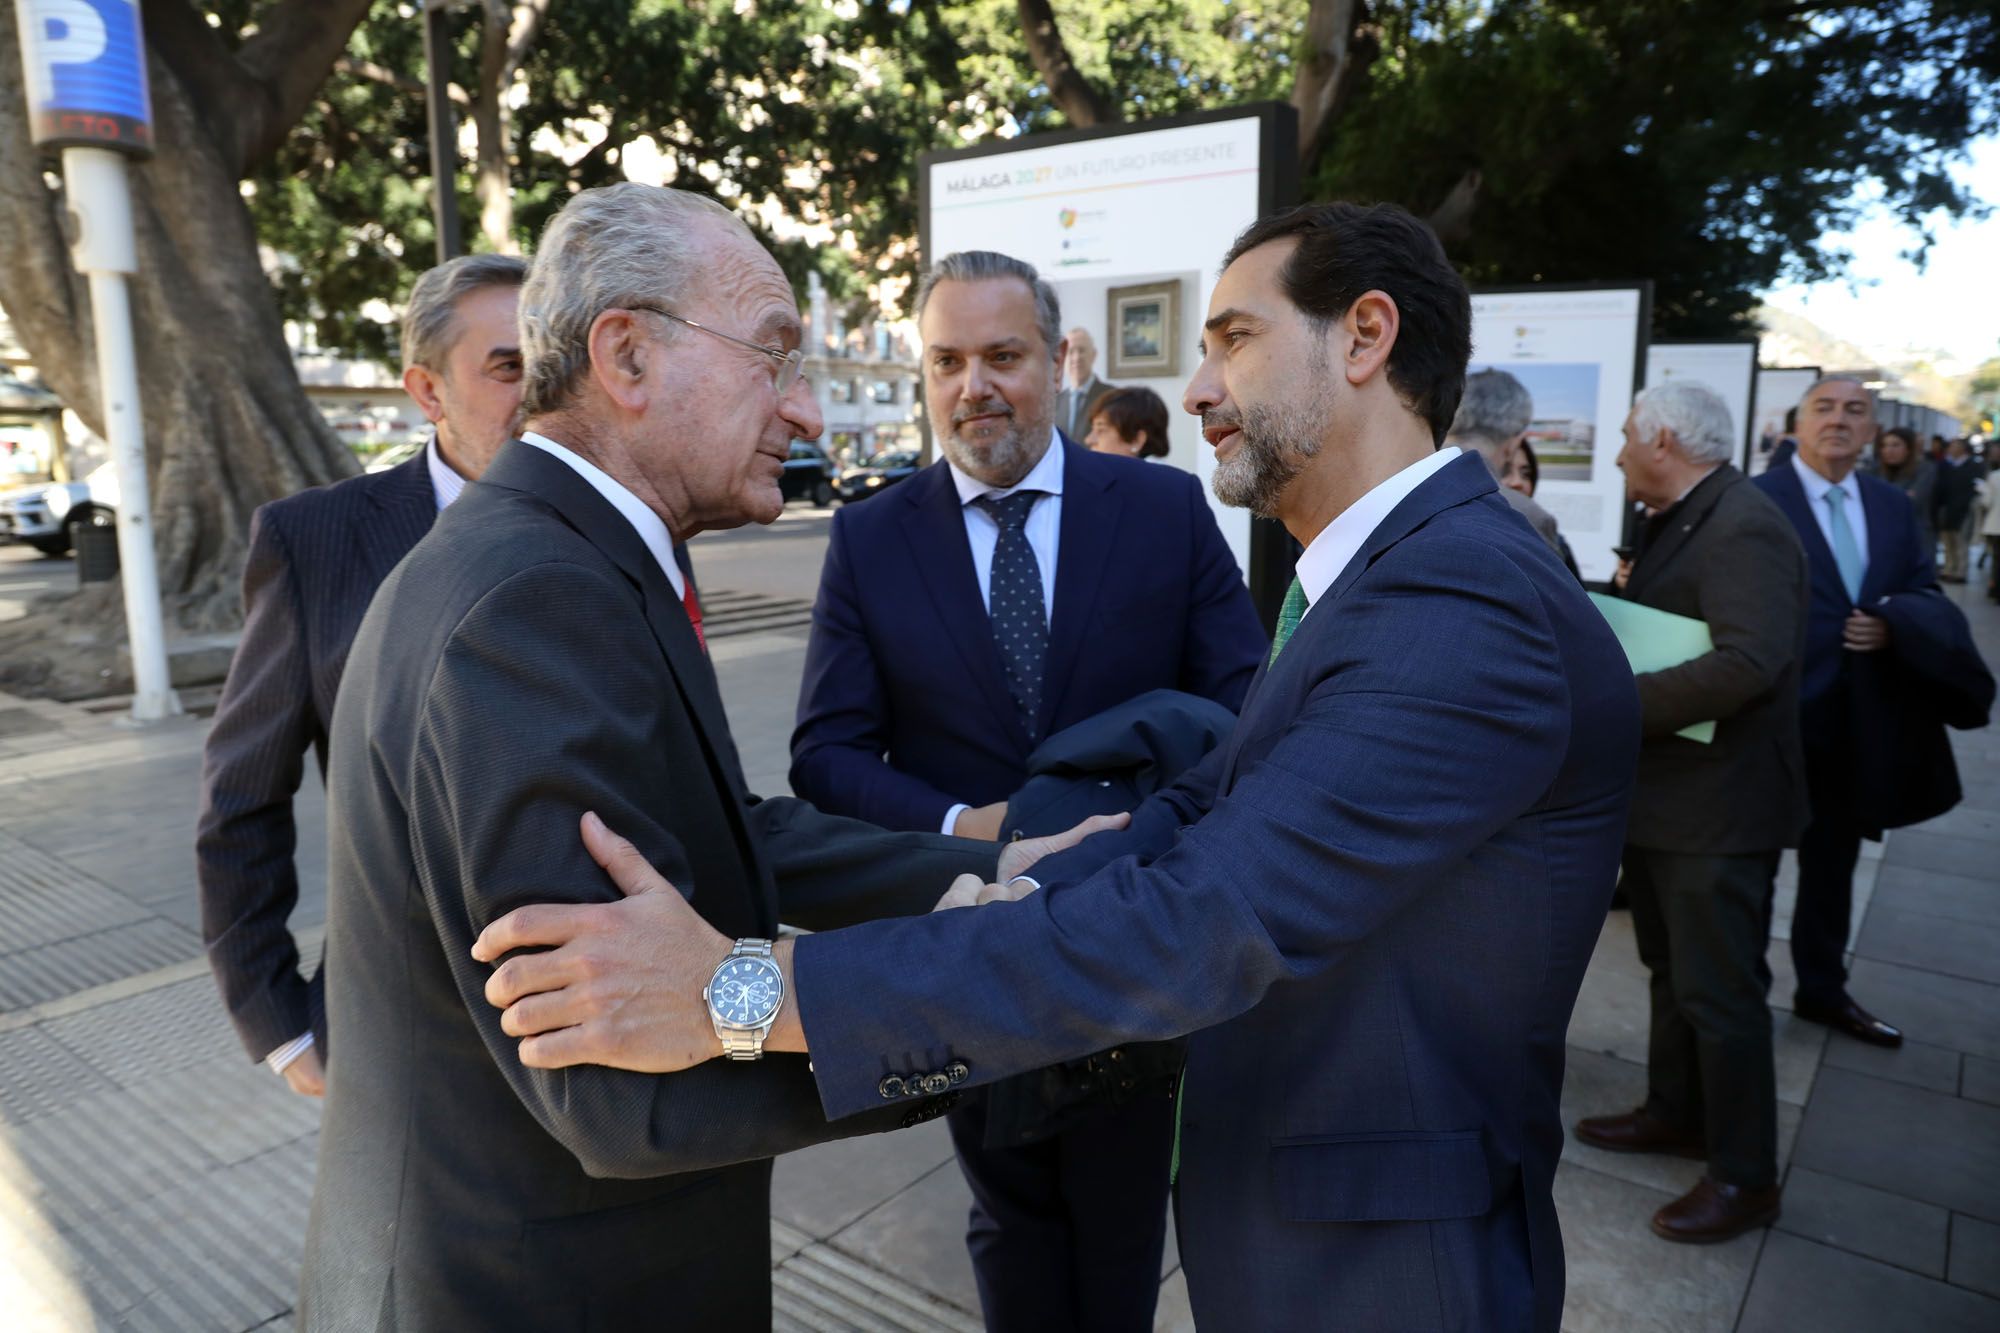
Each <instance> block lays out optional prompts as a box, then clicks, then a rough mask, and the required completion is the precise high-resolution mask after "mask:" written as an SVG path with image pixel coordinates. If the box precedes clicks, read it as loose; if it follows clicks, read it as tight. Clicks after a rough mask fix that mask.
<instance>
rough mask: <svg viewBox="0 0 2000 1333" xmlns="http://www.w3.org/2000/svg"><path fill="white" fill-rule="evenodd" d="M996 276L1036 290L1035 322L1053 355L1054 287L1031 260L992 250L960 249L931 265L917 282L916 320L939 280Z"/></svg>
mask: <svg viewBox="0 0 2000 1333" xmlns="http://www.w3.org/2000/svg"><path fill="white" fill-rule="evenodd" d="M996 278H1013V279H1015V280H1016V281H1017V282H1025V283H1026V284H1028V290H1029V291H1031V292H1033V293H1034V294H1035V326H1036V327H1037V328H1039V329H1040V330H1041V333H1042V342H1043V343H1045V344H1046V345H1047V346H1048V349H1049V355H1051V356H1054V355H1055V350H1056V348H1057V347H1058V346H1060V345H1061V343H1062V340H1063V335H1062V304H1061V303H1060V302H1059V301H1057V300H1056V289H1055V288H1053V287H1051V286H1049V284H1048V283H1046V282H1044V281H1043V280H1042V275H1041V274H1040V273H1037V272H1036V271H1035V266H1034V265H1033V264H1030V263H1027V262H1026V261H1024V260H1020V259H1016V258H1014V257H1013V256H1012V255H1003V254H1000V253H998V252H997V251H993V250H960V251H959V252H958V253H957V254H950V255H946V256H945V257H944V258H943V259H940V260H938V262H937V263H935V264H933V265H931V267H930V270H929V271H928V272H926V273H925V274H924V280H923V281H922V282H920V283H918V284H917V301H916V307H915V308H916V313H917V321H918V323H922V322H923V318H924V307H925V306H927V305H929V304H930V299H931V293H932V292H933V291H935V290H937V285H938V284H939V283H941V282H990V281H992V280H994V279H996Z"/></svg>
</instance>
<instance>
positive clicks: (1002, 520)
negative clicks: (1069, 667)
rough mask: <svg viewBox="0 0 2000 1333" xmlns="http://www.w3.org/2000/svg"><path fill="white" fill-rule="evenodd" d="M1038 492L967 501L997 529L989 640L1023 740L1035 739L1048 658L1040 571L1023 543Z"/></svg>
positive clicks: (1031, 551)
mask: <svg viewBox="0 0 2000 1333" xmlns="http://www.w3.org/2000/svg"><path fill="white" fill-rule="evenodd" d="M1043 494H1044V492H1042V491H1015V492H1014V493H1013V494H1012V495H1009V496H1005V497H997V498H996V497H994V496H990V495H985V496H981V497H980V498H979V499H977V500H974V501H973V502H972V503H974V504H976V505H978V506H979V507H980V508H981V509H983V510H984V511H986V513H987V514H988V516H990V517H991V518H992V519H993V521H994V522H995V523H996V524H998V525H999V527H1000V541H999V543H998V545H996V546H995V547H994V548H993V575H992V583H991V585H990V586H989V588H988V589H987V595H986V603H987V607H988V610H989V612H990V614H991V615H992V617H993V642H994V643H995V644H996V645H998V646H999V649H1000V665H1001V666H1002V667H1003V668H1005V670H1006V673H1007V692H1008V693H1009V694H1011V695H1013V696H1014V706H1015V707H1017V708H1019V709H1020V710H1021V722H1022V724H1023V725H1024V726H1026V727H1027V729H1028V739H1029V740H1035V739H1037V737H1036V734H1035V725H1036V719H1037V718H1038V717H1040V715H1041V711H1042V669H1043V667H1045V666H1046V665H1047V664H1048V660H1049V616H1048V608H1047V605H1046V603H1045V602H1044V601H1043V596H1042V567H1041V565H1039V564H1038V563H1036V561H1035V549H1034V548H1033V547H1032V546H1030V545H1028V511H1029V510H1031V509H1033V508H1034V507H1035V501H1037V500H1039V499H1041V498H1042V496H1043Z"/></svg>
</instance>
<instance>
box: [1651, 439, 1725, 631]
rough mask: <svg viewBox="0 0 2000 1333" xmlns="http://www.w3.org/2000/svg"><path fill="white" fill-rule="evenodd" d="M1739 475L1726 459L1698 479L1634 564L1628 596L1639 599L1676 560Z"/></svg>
mask: <svg viewBox="0 0 2000 1333" xmlns="http://www.w3.org/2000/svg"><path fill="white" fill-rule="evenodd" d="M1740 475H1741V474H1739V473H1737V471H1736V469H1735V468H1733V467H1730V466H1729V464H1727V463H1724V464H1723V465H1722V466H1721V467H1719V468H1717V469H1716V470H1715V472H1714V473H1713V474H1711V475H1709V476H1707V477H1704V478H1702V479H1701V481H1699V482H1698V483H1696V485H1695V488H1694V490H1693V491H1692V492H1690V493H1689V495H1688V497H1687V499H1686V500H1684V501H1682V502H1681V507H1680V512H1679V513H1677V514H1675V515H1674V516H1673V519H1672V521H1671V526H1670V527H1668V529H1667V530H1666V531H1665V532H1663V533H1661V534H1660V535H1659V536H1658V537H1657V538H1656V539H1654V541H1653V544H1652V545H1650V546H1648V547H1647V548H1646V551H1645V554H1643V555H1641V556H1640V557H1639V563H1638V564H1636V565H1634V566H1633V567H1632V577H1631V579H1630V581H1629V582H1627V584H1626V586H1625V596H1626V597H1627V598H1629V599H1630V600H1632V601H1638V600H1639V596H1640V594H1641V593H1643V592H1644V591H1645V590H1646V589H1647V588H1649V587H1651V586H1652V585H1653V583H1654V582H1655V581H1656V580H1657V579H1658V578H1659V577H1660V574H1661V572H1662V571H1664V570H1665V569H1666V567H1667V566H1668V565H1669V564H1671V563H1673V559H1674V557H1675V556H1677V555H1679V554H1680V553H1681V551H1682V549H1683V548H1685V547H1686V546H1687V544H1688V542H1689V540H1690V539H1691V538H1692V537H1693V536H1694V532H1695V529H1697V528H1699V527H1700V526H1701V525H1702V524H1703V523H1706V522H1707V521H1708V516H1709V515H1710V514H1712V513H1714V512H1715V506H1716V504H1717V503H1718V502H1719V501H1720V500H1721V499H1722V493H1723V492H1724V491H1726V490H1728V489H1729V488H1730V487H1731V486H1733V485H1735V482H1734V481H1733V480H1731V478H1732V477H1733V476H1740Z"/></svg>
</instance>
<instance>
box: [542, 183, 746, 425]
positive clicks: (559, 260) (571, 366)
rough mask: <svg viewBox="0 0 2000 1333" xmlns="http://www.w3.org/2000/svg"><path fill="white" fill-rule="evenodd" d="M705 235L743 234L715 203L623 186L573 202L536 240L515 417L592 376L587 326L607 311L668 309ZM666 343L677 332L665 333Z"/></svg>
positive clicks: (564, 401)
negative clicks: (717, 230)
mask: <svg viewBox="0 0 2000 1333" xmlns="http://www.w3.org/2000/svg"><path fill="white" fill-rule="evenodd" d="M704 226H721V227H725V228H735V229H736V230H737V231H739V232H741V233H742V234H743V235H744V236H745V237H748V236H749V235H750V229H749V228H748V227H746V226H744V225H743V220H742V219H741V218H739V217H737V216H736V215H735V214H734V213H732V212H730V211H729V210H728V209H727V208H724V207H723V206H722V205H721V204H718V203H716V202H715V201H714V200H713V199H709V198H707V197H706V196H703V195H698V194H690V193H688V192H687V191H686V190H669V189H666V188H664V187H662V186H658V185H641V184H639V183H638V182H636V181H621V182H620V183H619V184H617V185H606V186H602V187H600V188H598V189H594V190H585V191H583V192H582V193H580V194H578V195H576V196H575V197H574V198H572V199H571V200H570V201H569V202H568V203H567V204H564V205H563V208H562V211H561V212H560V213H558V214H556V215H555V217H554V218H553V219H552V220H551V221H550V222H549V225H548V227H547V228H546V229H545V230H544V231H543V232H542V243H541V246H540V248H539V249H537V250H536V252H535V260H534V263H533V264H531V265H530V266H529V268H528V281H527V283H526V285H525V286H523V287H522V289H521V361H522V367H521V412H522V415H523V416H529V417H534V416H542V415H544V414H546V413H549V412H555V411H558V410H560V409H561V408H563V407H565V406H567V405H568V403H569V401H570V399H571V397H572V396H573V394H574V393H575V390H576V387H577V385H578V383H579V382H580V381H581V380H582V379H583V377H584V374H585V372H587V371H588V370H589V369H590V326H591V325H592V324H594V323H596V321H597V317H598V316H599V315H601V314H603V313H604V312H605V311H607V310H611V309H614V308H616V307H618V306H621V305H627V304H630V303H633V302H639V301H643V302H646V303H648V304H655V303H657V304H663V305H671V304H673V303H674V302H676V301H678V300H679V299H680V298H681V297H682V296H684V295H685V294H686V291H687V288H688V286H689V283H690V280H691V279H693V278H695V277H697V276H699V275H700V273H701V272H702V261H703V259H704V258H705V257H706V255H707V253H708V251H709V249H710V247H709V246H708V245H707V244H705V243H704V242H705V241H707V240H710V239H712V236H704V235H703V228H704ZM662 332H663V333H664V334H665V335H666V336H668V337H672V336H674V335H675V334H676V333H677V332H678V326H674V327H673V328H672V329H667V330H662Z"/></svg>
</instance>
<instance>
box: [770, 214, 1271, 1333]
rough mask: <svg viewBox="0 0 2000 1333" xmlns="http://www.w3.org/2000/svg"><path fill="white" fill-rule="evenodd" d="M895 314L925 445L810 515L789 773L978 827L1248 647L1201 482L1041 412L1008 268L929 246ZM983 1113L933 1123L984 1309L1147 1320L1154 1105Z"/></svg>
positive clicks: (1162, 1119) (1057, 348)
mask: <svg viewBox="0 0 2000 1333" xmlns="http://www.w3.org/2000/svg"><path fill="white" fill-rule="evenodd" d="M916 312H917V323H918V328H919V330H920V332H921V334H922V337H923V344H924V347H923V367H924V394H925V401H926V403H927V404H928V405H929V410H930V414H931V426H932V430H933V433H934V434H935V436H936V438H937V441H938V444H939V447H940V449H941V450H942V452H943V454H944V458H943V460H942V461H940V462H938V463H936V464H933V465H932V466H931V467H929V468H927V469H926V470H924V471H923V472H921V473H919V474H918V475H917V476H915V477H913V478H911V479H910V480H909V481H907V482H905V483H904V484H902V485H900V486H898V487H897V488H896V489H895V490H893V491H891V492H890V493H889V494H887V495H885V496H883V497H881V498H879V499H876V500H873V501H871V502H870V503H868V504H865V505H858V506H848V507H846V508H843V509H842V510H841V511H840V512H839V513H838V514H837V515H835V517H834V521H833V535H832V539H831V541H830V542H829V544H828V548H827V557H826V566H825V569H824V571H823V573H822V574H821V579H820V589H819V599H818V602H817V604H816V605H815V607H814V609H813V631H812V641H811V644H810V646H809V647H808V648H807V650H806V665H805V675H804V679H803V681H802V682H801V686H800V692H799V717H798V729H797V731H796V732H795V733H794V734H793V736H792V774H791V778H792V790H793V791H794V792H796V793H797V794H798V795H800V796H802V797H804V798H805V799H806V800H808V801H811V802H812V803H813V804H814V805H816V806H818V807H819V808H820V809H821V810H824V811H826V812H827V813H829V814H839V815H851V816H853V817H855V818H859V819H866V820H869V821H872V822H873V823H876V824H880V825H882V826H884V827H886V828H891V829H899V830H912V831H919V832H942V833H957V834H958V835H959V836H961V837H974V838H998V837H1001V836H1003V834H1005V833H1010V832H1012V830H1003V829H1002V828H1001V819H1002V816H1003V815H1004V814H1005V812H1006V809H1007V802H1008V798H1009V797H1010V796H1012V795H1013V794H1014V792H1015V791H1017V790H1018V789H1019V788H1020V787H1021V785H1022V783H1024V782H1025V781H1026V780H1027V777H1028V758H1029V755H1030V753H1031V752H1032V751H1033V750H1034V748H1035V746H1036V745H1037V744H1038V743H1039V742H1041V741H1042V740H1043V739H1044V738H1046V737H1048V736H1050V735H1052V734H1054V733H1056V732H1059V731H1063V730H1065V729H1067V728H1069V727H1071V726H1073V725H1075V724H1077V723H1079V722H1083V721H1085V720H1087V719H1089V718H1092V717H1095V716H1097V715H1098V714H1101V713H1103V712H1104V711H1105V710H1107V709H1110V708H1114V707H1116V706H1117V705H1119V704H1122V703H1124V702H1125V701H1127V700H1128V699H1132V698H1134V697H1136V696H1138V695H1141V694H1144V693H1146V692H1147V691H1150V690H1156V689H1171V690H1181V691H1185V692H1187V693H1189V694H1195V695H1200V696H1202V697H1204V698H1208V699H1213V700H1215V701H1216V702H1218V703H1221V704H1222V705H1224V706H1225V707H1227V708H1229V709H1230V710H1231V711H1232V712H1233V711H1234V710H1235V709H1236V708H1238V707H1239V706H1240V705H1241V704H1242V702H1243V692H1244V690H1245V689H1247V688H1248V686H1249V684H1250V677H1251V676H1252V674H1253V673H1254V672H1255V671H1256V669H1257V663H1258V661H1259V660H1260V659H1261V658H1262V656H1263V653H1264V649H1265V647H1266V646H1267V640H1266V639H1265V636H1264V632H1263V630H1262V628H1261V627H1260V626H1259V625H1258V623H1257V617H1256V612H1255V610H1254V609H1253V608H1252V606H1251V604H1250V597H1249V593H1248V591H1247V590H1246V589H1245V587H1244V584H1243V577H1242V574H1241V573H1240V572H1239V571H1238V569H1237V566H1236V561H1235V559H1234V558H1233V557H1232V556H1231V555H1230V553H1229V548H1228V546H1227V545H1226V544H1225V542H1224V541H1223V537H1222V532H1221V530H1220V529H1219V528H1218V527H1217V526H1216V523H1215V518H1214V515H1213V513H1212V511H1211V510H1210V509H1209V506H1208V502H1207V499H1206V497H1204V496H1203V494H1202V490H1201V483H1200V482H1199V481H1198V480H1196V479H1195V478H1194V477H1193V476H1192V475H1190V474H1189V473H1186V472H1182V471H1180V470H1178V469H1173V468H1157V467H1147V466H1142V465H1140V464H1138V463H1137V462H1136V461H1135V460H1131V459H1123V458H1112V457H1108V456H1105V455H1100V454H1093V453H1091V452H1090V451H1089V450H1087V449H1084V448H1082V447H1080V446H1079V445H1077V444H1076V443H1075V442H1074V441H1072V440H1070V439H1069V438H1068V437H1066V436H1064V435H1062V434H1061V433H1060V432H1058V431H1057V430H1056V429H1055V427H1054V426H1053V424H1052V413H1053V410H1054V404H1055V402H1056V400H1057V391H1056V384H1057V376H1058V373H1059V372H1060V370H1061V367H1062V365H1063V356H1064V350H1065V347H1066V346H1067V344H1066V343H1065V341H1064V339H1063V338H1062V335H1061V334H1060V332H1059V330H1060V328H1061V323H1060V319H1061V315H1060V312H1059V310H1058V308H1057V303H1056V296H1055V292H1054V290H1053V289H1052V288H1050V286H1049V284H1048V283H1046V282H1044V281H1043V280H1042V279H1041V277H1040V276H1039V275H1038V274H1037V273H1036V271H1035V269H1034V268H1033V267H1032V266H1031V265H1028V264H1025V263H1022V262H1021V261H1020V260H1018V259H1012V258H1009V257H1008V256H1006V255H1000V254H994V253H992V252H990V251H971V252H966V253H961V254H954V255H948V256H946V257H945V258H944V259H942V260H940V261H939V262H938V263H937V264H936V265H935V266H934V267H933V268H932V269H931V271H930V272H929V273H928V274H926V275H925V277H924V280H923V283H922V285H921V286H920V287H919V288H918V291H917V297H916ZM987 1111H988V1107H987V1105H986V1103H985V1101H984V1100H983V1099H975V1100H974V1101H973V1102H972V1104H969V1105H967V1106H964V1107H962V1108H961V1109H959V1110H958V1111H955V1112H953V1114H952V1116H951V1134H952V1141H953V1143H954V1144H955V1145H956V1147H957V1149H958V1159H959V1164H960V1166H961V1167H962V1168H963V1169H964V1172H965V1176H966V1180H967V1183H968V1184H969V1185H970V1186H971V1188H972V1193H973V1210H972V1219H971V1226H970V1230H969V1232H968V1235H967V1246H968V1248H969V1249H970V1250H971V1252H972V1259H973V1267H974V1270H975V1273H976V1274H977V1277H978V1282H979V1293H980V1303H981V1305H982V1306H983V1307H984V1311H985V1315H986V1322H987V1325H988V1327H990V1328H994V1329H1000V1330H1014V1329H1023V1330H1033V1331H1034V1333H1062V1330H1066V1329H1074V1330H1117V1329H1134V1330H1149V1329H1151V1328H1152V1324H1153V1307H1154V1304H1155V1301H1156V1298H1157V1295H1158V1292H1159V1280H1160V1254H1161V1250H1162V1249H1163V1248H1164V1246H1165V1243H1166V1207H1167V1158H1168V1152H1169V1149H1170V1147H1171V1144H1172V1140H1173V1123H1172V1106H1171V1104H1170V1103H1169V1102H1168V1101H1167V1100H1166V1099H1165V1098H1163V1097H1158V1096H1152V1097H1142V1098H1137V1099H1135V1100H1132V1101H1130V1102H1128V1103H1127V1104H1125V1105H1122V1106H1118V1107H1115V1108H1108V1109H1103V1110H1099V1111H1098V1112H1097V1113H1095V1114H1094V1115H1092V1116H1091V1117H1090V1118H1089V1119H1088V1120H1086V1121H1084V1122H1083V1123H1081V1124H1078V1125H1076V1126H1074V1127H1073V1128H1069V1129H1065V1130H1063V1131H1062V1132H1060V1133H1056V1134H1053V1135H1051V1136H1049V1137H1047V1138H1045V1139H1040V1140H1038V1141H1035V1142H1032V1143H1020V1142H1016V1141H1015V1137H1016V1135H1017V1134H1018V1133H1019V1132H1020V1131H1019V1130H1018V1129H1017V1128H1016V1127H1013V1126H1010V1125H1008V1124H1007V1123H1006V1122H1005V1121H1004V1119H1003V1120H1002V1121H1000V1122H999V1123H997V1124H990V1123H989V1117H988V1114H987ZM1003 1133H1004V1134H1005V1135H1006V1136H1007V1141H1006V1142H1004V1143H1003V1142H998V1141H996V1140H997V1139H998V1138H999V1137H1000V1135H1001V1134H1003Z"/></svg>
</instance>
